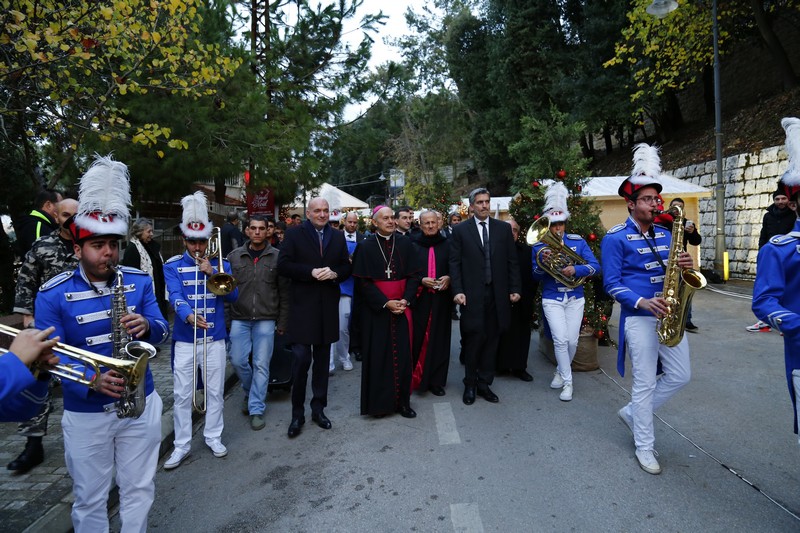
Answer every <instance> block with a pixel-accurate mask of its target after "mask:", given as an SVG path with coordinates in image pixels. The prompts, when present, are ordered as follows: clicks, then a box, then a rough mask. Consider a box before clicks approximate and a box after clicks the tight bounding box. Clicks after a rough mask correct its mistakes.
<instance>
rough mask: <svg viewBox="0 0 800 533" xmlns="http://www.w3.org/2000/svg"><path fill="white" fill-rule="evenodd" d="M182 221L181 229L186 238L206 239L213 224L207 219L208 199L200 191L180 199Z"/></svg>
mask: <svg viewBox="0 0 800 533" xmlns="http://www.w3.org/2000/svg"><path fill="white" fill-rule="evenodd" d="M181 206H182V207H183V222H181V224H180V226H181V231H182V232H183V236H184V237H186V238H187V239H198V240H207V239H208V238H209V237H210V236H211V230H213V229H214V225H213V224H212V223H211V221H209V220H208V201H207V200H206V195H205V194H203V192H202V191H197V192H195V193H194V194H190V195H188V196H184V197H183V198H182V199H181Z"/></svg>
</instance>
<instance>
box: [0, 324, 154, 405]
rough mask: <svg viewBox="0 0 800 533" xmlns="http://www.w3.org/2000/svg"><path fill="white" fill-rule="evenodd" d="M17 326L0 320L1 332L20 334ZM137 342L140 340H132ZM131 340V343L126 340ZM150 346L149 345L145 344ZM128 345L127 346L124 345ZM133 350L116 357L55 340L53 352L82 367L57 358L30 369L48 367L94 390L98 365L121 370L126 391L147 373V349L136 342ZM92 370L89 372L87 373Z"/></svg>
mask: <svg viewBox="0 0 800 533" xmlns="http://www.w3.org/2000/svg"><path fill="white" fill-rule="evenodd" d="M19 331H20V330H18V329H16V328H12V327H10V326H6V325H3V324H0V333H2V334H3V335H8V336H10V337H16V336H17V334H19ZM135 343H136V344H137V346H138V345H139V344H142V345H144V344H146V343H140V342H139V341H135ZM128 344H134V343H128ZM147 346H149V345H147ZM128 348H129V347H128V346H126V349H128ZM132 348H134V350H132V351H131V352H130V357H131V359H117V358H115V357H107V356H105V355H98V354H96V353H92V352H89V351H87V350H81V349H80V348H75V347H73V346H70V345H68V344H63V343H60V342H59V343H56V345H55V346H54V347H53V352H55V353H56V354H58V355H64V356H67V357H69V358H71V359H74V360H76V361H80V362H81V363H83V366H84V368H83V370H81V369H80V367H79V366H78V365H75V364H70V363H63V362H60V363H58V364H57V365H55V366H54V367H46V368H45V367H43V366H41V365H40V364H39V363H34V365H33V368H32V370H33V373H34V375H36V374H38V373H39V372H41V371H44V370H46V371H48V372H50V374H52V375H54V376H58V377H60V378H61V379H66V380H69V381H74V382H75V383H79V384H81V385H85V386H86V387H89V388H90V389H92V390H97V387H98V385H99V379H100V374H101V367H105V368H107V369H109V370H113V371H114V372H116V373H118V374H120V375H121V376H122V377H123V378H124V380H125V388H126V390H128V391H135V390H136V389H137V387H138V386H139V384H141V383H144V379H145V376H146V374H147V363H148V359H149V352H148V351H147V350H146V349H145V348H142V349H141V350H139V349H138V348H137V347H136V346H134V347H132ZM7 352H8V350H6V349H5V348H0V354H5V353H7ZM90 371H91V373H90Z"/></svg>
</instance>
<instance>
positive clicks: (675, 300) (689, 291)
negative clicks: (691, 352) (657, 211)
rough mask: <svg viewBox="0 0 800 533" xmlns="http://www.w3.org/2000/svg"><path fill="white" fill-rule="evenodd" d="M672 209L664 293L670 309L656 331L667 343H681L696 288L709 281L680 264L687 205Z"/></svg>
mask: <svg viewBox="0 0 800 533" xmlns="http://www.w3.org/2000/svg"><path fill="white" fill-rule="evenodd" d="M670 210H671V211H673V216H674V219H673V221H672V242H671V243H670V246H669V257H668V260H667V266H666V272H665V275H664V289H663V297H664V299H665V300H666V301H667V307H668V309H669V311H668V312H667V314H666V315H664V316H663V317H661V318H659V319H658V322H657V323H656V332H657V333H658V342H660V343H661V344H663V345H665V346H677V345H678V343H680V342H681V339H682V338H683V334H684V331H685V329H686V319H687V317H688V313H689V306H690V304H691V303H692V297H693V296H694V291H696V290H700V289H704V288H705V286H706V285H707V282H706V278H705V276H703V274H701V273H700V271H699V270H695V269H693V268H681V267H679V266H678V257H679V256H680V254H681V252H682V251H683V221H684V216H683V208H681V206H679V205H674V206H672V207H671V208H670Z"/></svg>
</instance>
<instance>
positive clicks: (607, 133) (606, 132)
mask: <svg viewBox="0 0 800 533" xmlns="http://www.w3.org/2000/svg"><path fill="white" fill-rule="evenodd" d="M603 140H604V141H605V142H606V155H608V154H610V153H611V152H613V151H614V143H613V141H612V140H611V126H609V125H608V123H606V124H605V125H604V126H603Z"/></svg>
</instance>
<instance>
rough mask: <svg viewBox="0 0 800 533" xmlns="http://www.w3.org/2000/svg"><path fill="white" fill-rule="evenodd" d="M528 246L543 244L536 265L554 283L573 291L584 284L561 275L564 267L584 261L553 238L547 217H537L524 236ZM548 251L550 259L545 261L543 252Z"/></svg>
mask: <svg viewBox="0 0 800 533" xmlns="http://www.w3.org/2000/svg"><path fill="white" fill-rule="evenodd" d="M525 242H527V243H528V246H534V245H536V244H537V243H539V242H542V243H544V244H545V246H543V247H542V248H541V249H540V250H539V252H538V253H537V254H536V263H537V264H538V265H539V267H541V269H542V270H544V271H545V272H547V273H548V274H550V275H551V276H553V278H555V280H556V281H559V282H561V283H562V284H563V285H565V286H566V287H569V288H570V289H574V288H576V287H579V286H581V285H583V284H584V282H586V278H585V277H583V278H579V277H575V276H565V275H564V274H562V273H561V270H563V269H564V268H565V267H567V266H570V265H585V264H586V260H585V259H584V258H583V257H581V256H580V255H578V254H577V253H575V252H574V251H572V250H571V249H570V248H568V247H567V246H564V245H563V244H562V243H561V239H559V238H556V237H554V236H553V233H552V232H551V231H550V218H549V217H547V216H543V217H539V218H538V219H537V220H536V221H535V222H534V223H533V224H531V227H530V228H529V229H528V233H527V234H526V236H525ZM545 250H549V251H550V252H551V253H550V257H549V258H547V260H545V259H544V257H543V252H544V251H545Z"/></svg>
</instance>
